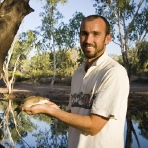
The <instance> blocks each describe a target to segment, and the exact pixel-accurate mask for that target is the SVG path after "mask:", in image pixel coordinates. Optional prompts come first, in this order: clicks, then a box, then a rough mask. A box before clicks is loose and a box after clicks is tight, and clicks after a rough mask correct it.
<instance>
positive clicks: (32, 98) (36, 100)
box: [14, 96, 50, 115]
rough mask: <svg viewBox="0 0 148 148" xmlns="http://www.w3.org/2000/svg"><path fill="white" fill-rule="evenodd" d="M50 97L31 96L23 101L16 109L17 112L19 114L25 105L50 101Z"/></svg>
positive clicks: (29, 105)
mask: <svg viewBox="0 0 148 148" xmlns="http://www.w3.org/2000/svg"><path fill="white" fill-rule="evenodd" d="M49 100H50V99H49V98H45V97H40V96H30V97H28V98H26V99H24V100H22V101H21V104H20V106H18V107H17V108H16V109H15V110H14V111H16V112H17V115H18V114H19V113H20V112H21V111H22V108H23V107H31V106H33V105H37V104H45V103H48V102H49Z"/></svg>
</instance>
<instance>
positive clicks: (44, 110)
mask: <svg viewBox="0 0 148 148" xmlns="http://www.w3.org/2000/svg"><path fill="white" fill-rule="evenodd" d="M53 109H60V108H59V107H58V106H57V105H56V104H55V103H53V102H50V101H49V102H48V103H45V104H37V105H33V106H31V107H23V108H22V110H23V111H25V112H26V113H27V114H28V115H35V114H47V115H50V116H52V115H51V114H50V113H51V110H53Z"/></svg>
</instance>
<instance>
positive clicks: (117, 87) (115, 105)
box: [91, 67, 129, 119]
mask: <svg viewBox="0 0 148 148" xmlns="http://www.w3.org/2000/svg"><path fill="white" fill-rule="evenodd" d="M128 94H129V80H128V76H127V72H126V70H125V69H124V68H120V67H119V68H118V67H114V68H111V69H110V70H108V71H107V72H106V73H105V74H104V76H103V79H102V82H101V85H100V86H98V88H97V89H96V93H95V96H96V97H95V99H94V100H93V104H92V109H91V113H94V114H98V115H101V116H103V117H107V118H114V119H118V114H119V112H120V109H121V108H122V109H124V111H125V110H126V109H127V98H128Z"/></svg>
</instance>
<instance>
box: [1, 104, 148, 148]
mask: <svg viewBox="0 0 148 148" xmlns="http://www.w3.org/2000/svg"><path fill="white" fill-rule="evenodd" d="M60 107H61V108H62V109H63V110H65V109H66V105H60ZM4 109H5V107H4V105H1V104H0V110H1V114H0V116H1V117H0V121H2V115H3V112H4V111H2V110H4ZM40 121H42V122H44V123H45V124H47V125H49V126H48V127H41V126H42V125H41V124H40ZM16 122H17V125H18V130H19V133H20V134H21V136H22V138H20V137H19V136H18V134H17V132H16V129H15V126H14V123H13V120H12V117H11V116H10V117H9V127H10V132H11V135H12V138H13V140H14V142H15V144H16V145H19V146H18V147H19V148H20V147H25V148H26V147H31V148H49V147H50V148H67V140H68V139H67V137H68V126H67V125H65V124H64V123H63V122H61V121H59V120H57V119H51V118H50V117H48V116H46V115H34V116H28V115H27V114H26V113H24V112H22V113H21V114H20V116H19V117H16ZM135 124H138V130H139V131H140V133H139V132H137V129H136V128H135V126H134V125H135ZM126 125H127V128H126V131H125V132H126V137H125V148H135V147H133V141H134V140H136V147H138V148H143V145H142V142H141V141H140V139H141V138H143V139H146V140H147V144H148V110H146V111H142V110H141V111H140V110H136V111H135V110H128V112H127V118H126ZM4 132H5V131H4V130H3V128H2V127H1V128H0V143H1V144H2V145H4V146H5V147H8V145H10V143H9V139H8V138H6V139H4V140H3V141H2V138H3V137H2V135H3V133H4ZM30 133H32V138H33V137H34V138H35V141H34V142H33V141H32V143H27V144H26V143H25V142H24V139H27V136H28V135H29V134H30ZM25 137H26V138H25ZM139 137H140V138H139ZM26 141H28V140H26ZM10 147H11V146H10ZM16 147H17V146H16Z"/></svg>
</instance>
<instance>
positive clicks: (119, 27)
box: [94, 0, 148, 77]
mask: <svg viewBox="0 0 148 148" xmlns="http://www.w3.org/2000/svg"><path fill="white" fill-rule="evenodd" d="M147 2H148V1H147V0H140V1H136V2H135V1H134V0H95V4H94V7H95V8H96V13H98V14H100V15H103V16H104V17H106V18H107V19H108V20H109V22H110V24H111V25H112V33H113V35H114V38H113V41H114V42H115V43H116V44H118V45H119V46H120V47H121V53H122V58H123V62H124V66H125V68H126V69H127V71H128V75H129V77H130V73H131V67H132V66H131V65H130V58H129V54H128V53H129V52H128V51H129V49H130V48H129V47H130V46H129V45H130V43H131V42H135V41H138V42H141V41H143V40H144V39H145V38H146V36H147V33H148V28H147V24H148V5H147ZM135 54H137V52H135ZM136 56H137V55H135V56H134V57H136Z"/></svg>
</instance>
